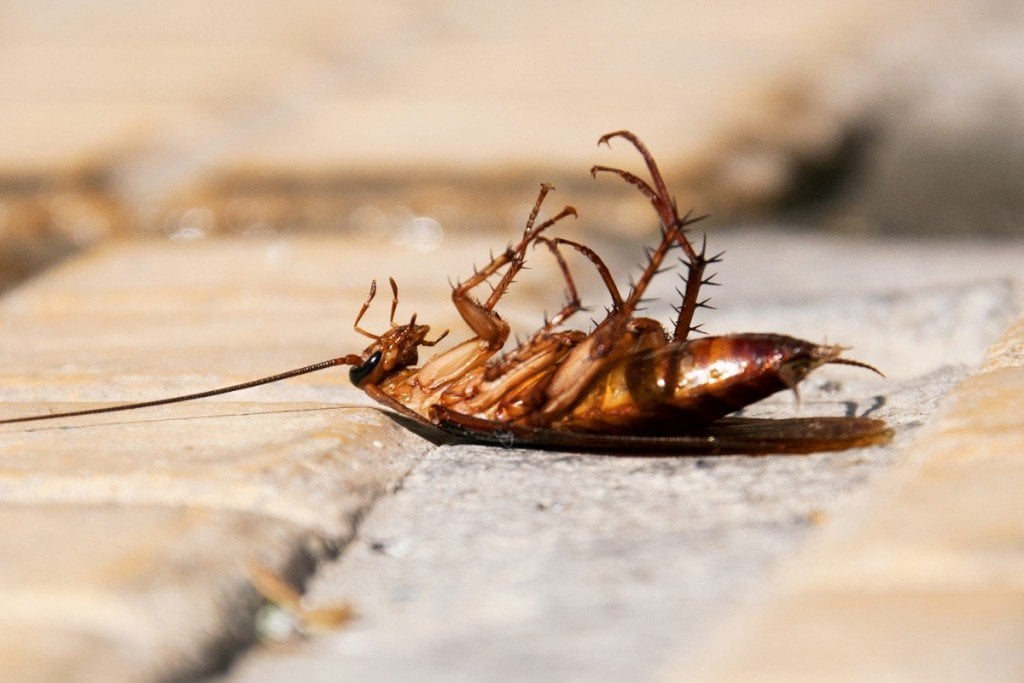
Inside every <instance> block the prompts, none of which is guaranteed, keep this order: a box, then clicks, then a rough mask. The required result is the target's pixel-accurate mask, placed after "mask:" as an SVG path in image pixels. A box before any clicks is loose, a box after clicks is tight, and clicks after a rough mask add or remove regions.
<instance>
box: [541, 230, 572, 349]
mask: <svg viewBox="0 0 1024 683" xmlns="http://www.w3.org/2000/svg"><path fill="white" fill-rule="evenodd" d="M534 244H535V245H536V244H544V245H546V246H547V248H548V249H550V250H551V254H552V255H553V256H554V257H555V261H556V262H557V263H558V267H559V268H560V269H561V271H562V278H563V279H564V280H565V289H566V302H565V306H563V307H562V310H560V311H559V312H558V313H556V314H555V315H554V316H552V317H551V318H550V319H546V320H545V321H544V325H543V326H542V327H541V328H540V329H539V330H537V334H535V335H534V336H539V335H541V334H546V333H548V332H550V331H551V330H553V329H555V328H556V327H558V326H559V325H561V324H562V323H564V322H565V321H566V320H568V319H569V317H571V316H572V315H574V314H575V313H577V312H579V310H580V309H581V308H583V303H582V302H581V301H580V295H579V292H578V291H577V290H576V283H575V282H573V279H572V273H570V272H569V264H568V263H566V262H565V257H564V256H562V252H561V251H559V249H558V245H557V244H556V242H555V240H550V239H548V238H547V237H537V238H536V242H534Z"/></svg>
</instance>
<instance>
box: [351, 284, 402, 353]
mask: <svg viewBox="0 0 1024 683" xmlns="http://www.w3.org/2000/svg"><path fill="white" fill-rule="evenodd" d="M394 283H395V281H394V280H391V284H392V285H394ZM375 296H377V281H376V280H370V293H369V295H367V297H366V301H364V302H363V305H362V306H360V307H359V313H357V314H356V319H355V322H353V323H352V329H353V330H355V331H356V332H358V333H359V334H361V335H363V336H364V337H369V338H370V339H380V335H379V334H374V333H373V332H369V331H367V330H364V329H363V328H361V327H359V321H360V320H362V319H363V316H364V315H366V311H367V310H368V309H369V308H370V302H371V301H373V298H374V297H375ZM397 304H398V290H397V289H396V290H395V303H394V304H393V305H392V307H391V316H392V319H393V318H394V313H395V311H394V307H395V306H396V305H397Z"/></svg>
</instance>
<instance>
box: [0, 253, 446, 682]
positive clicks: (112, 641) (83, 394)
mask: <svg viewBox="0 0 1024 683" xmlns="http://www.w3.org/2000/svg"><path fill="white" fill-rule="evenodd" d="M275 245H276V246H275ZM193 246H194V245H193ZM345 248H347V247H345ZM345 248H342V249H340V250H338V251H341V252H344V250H345ZM268 249H269V250H270V251H271V252H272V253H274V254H278V260H276V261H275V260H274V258H271V259H269V260H268V259H267V258H266V253H267V251H268ZM275 249H277V250H278V251H275ZM333 249H337V245H336V246H335V248H333ZM280 250H284V253H286V254H287V253H288V250H287V247H286V246H282V244H280V243H273V244H270V243H267V242H259V241H234V242H231V243H226V242H221V243H216V242H212V243H206V244H205V246H204V248H192V246H190V245H175V244H171V243H150V244H141V245H140V244H120V245H118V244H112V245H110V246H109V247H107V248H105V249H101V250H98V251H97V252H95V253H93V254H91V255H89V256H87V257H85V258H82V259H80V260H77V261H75V262H72V263H70V264H68V265H67V266H66V267H64V268H62V269H59V270H58V271H57V272H54V273H51V274H50V275H49V276H48V277H46V278H44V279H42V280H38V281H36V282H33V283H31V284H30V285H28V286H26V287H24V288H23V289H21V290H18V291H17V292H16V293H13V294H12V295H11V296H10V297H9V298H8V299H6V300H5V301H4V302H3V304H2V305H0V308H2V313H0V318H2V320H3V325H2V327H3V330H4V333H3V335H2V336H3V342H2V346H3V350H2V351H0V358H2V359H3V360H2V361H0V365H2V366H3V367H4V368H5V370H4V371H3V374H4V376H5V380H4V381H3V382H2V389H0V411H2V413H3V414H4V415H8V416H10V415H15V414H18V415H24V414H30V413H39V412H44V413H45V412H54V411H61V410H73V409H77V408H82V407H86V406H88V405H100V404H106V403H110V402H115V401H126V400H135V399H140V398H144V397H145V398H155V397H159V396H166V395H169V394H173V393H183V392H190V391H195V390H201V389H206V388H211V387H212V386H214V385H219V384H225V383H230V382H234V381H239V380H241V379H245V378H247V377H252V376H255V375H256V374H257V373H256V371H254V370H253V368H252V365H253V364H262V363H266V364H267V367H266V368H265V370H266V372H267V373H269V372H272V371H275V370H283V369H286V367H290V366H295V365H301V364H306V363H308V362H311V361H315V360H318V359H322V358H325V357H328V356H330V355H334V353H328V352H327V350H326V349H331V350H332V351H334V348H333V343H334V339H332V337H333V336H334V335H336V333H337V332H338V331H339V330H344V329H347V328H350V326H351V319H352V314H353V311H354V310H355V309H357V308H358V306H359V303H360V302H361V301H362V300H363V298H364V297H365V288H366V280H365V279H363V278H362V275H363V274H364V273H363V272H355V273H352V272H350V273H349V274H348V276H346V277H344V278H342V280H341V282H340V283H338V282H334V280H336V270H335V269H334V268H332V267H330V266H331V265H332V259H336V258H338V257H339V253H337V252H335V253H331V252H332V248H328V247H326V245H325V244H323V243H317V242H316V241H314V242H312V243H309V242H307V243H304V244H303V245H302V246H299V247H298V250H299V251H300V252H306V253H300V254H298V256H299V258H300V259H301V261H302V262H303V263H304V267H302V268H297V267H287V266H285V265H282V259H283V261H285V262H287V261H288V260H289V259H288V257H287V256H284V257H281V256H280V253H279V252H280ZM392 251H395V252H400V250H396V249H395V248H394V247H392ZM314 254H320V256H319V257H317V256H314ZM292 256H294V254H292ZM369 263H372V261H371V262H368V264H369ZM275 264H276V265H275ZM318 264H319V265H318ZM293 265H294V264H293ZM356 270H358V269H356ZM353 276H355V277H356V278H357V280H353V279H352V277H353ZM357 281H358V282H359V284H358V286H356V285H355V284H354V283H355V282H357ZM353 291H354V292H356V293H355V294H352V292H353ZM335 297H337V298H339V299H340V300H339V301H334V299H335ZM335 307H336V310H337V311H338V312H339V316H338V319H337V320H335V321H332V322H331V323H330V324H327V325H326V327H325V328H324V329H323V330H321V329H318V328H319V327H320V326H321V325H322V324H324V321H323V320H322V317H321V316H322V314H323V311H324V310H326V311H332V310H335ZM317 309H320V310H319V311H317ZM342 311H343V315H342V314H341V312H342ZM276 312H282V313H283V314H284V315H282V316H278V315H277V314H276ZM383 315H384V317H385V318H386V313H384V314H383ZM380 323H381V321H380V320H376V321H375V324H380ZM327 328H331V332H329V333H324V330H326V329H327ZM346 334H350V330H349V332H348V333H346ZM343 336H344V335H343ZM313 338H319V339H320V340H321V341H322V342H324V343H323V345H322V346H321V347H320V348H319V349H316V348H314V347H315V346H317V344H314V345H313V347H310V345H309V342H310V341H311V340H312V339H313ZM295 342H300V344H299V348H297V349H296V348H294V347H293V346H291V345H292V344H294V343H295ZM344 343H345V344H353V345H354V344H356V343H358V346H346V347H344V351H345V352H349V351H351V350H353V348H361V346H362V345H363V343H364V342H363V341H362V340H359V341H357V340H355V339H351V338H348V339H347V340H345V341H344ZM303 344H305V345H304V346H303ZM264 354H265V355H264ZM294 354H300V355H301V354H308V355H306V356H304V357H302V359H301V360H297V359H294V358H290V356H292V355H294ZM230 359H234V360H233V361H232V360H230ZM181 372H184V374H180V375H178V376H176V373H181ZM307 379H311V380H312V381H309V382H306V383H303V382H302V381H299V382H297V383H292V385H291V386H285V385H282V387H280V388H281V389H283V393H276V392H271V393H265V392H251V393H250V395H248V396H245V395H237V396H231V397H226V398H227V400H224V401H211V402H202V403H188V404H178V405H173V406H164V407H162V408H155V409H151V410H147V411H144V412H136V413H124V414H114V415H107V416H93V417H91V418H90V417H82V418H77V419H71V420H64V421H60V422H49V423H47V422H41V423H29V424H22V425H4V426H3V427H2V428H0V524H3V525H4V526H5V528H8V529H9V530H10V533H5V534H4V537H3V538H2V539H0V556H2V557H3V558H4V562H3V563H0V593H2V596H0V599H2V601H3V603H4V605H5V609H4V610H0V612H2V614H0V657H2V659H0V670H3V671H4V672H5V677H6V675H7V672H17V674H18V675H17V677H16V678H15V679H12V680H58V679H60V680H111V678H113V679H118V680H136V679H138V680H145V679H150V678H152V677H153V676H154V675H155V676H158V677H166V676H170V675H182V674H183V673H188V672H192V673H195V672H197V671H201V670H209V669H210V668H211V667H215V666H217V665H218V664H221V663H223V662H224V661H225V659H226V658H227V657H229V656H230V652H232V651H233V649H234V648H237V647H238V644H239V643H241V642H244V641H245V640H246V639H247V638H250V637H251V636H252V623H253V621H252V613H253V611H254V610H255V608H256V605H257V598H256V595H255V593H254V591H253V589H252V587H251V586H250V585H249V581H248V578H247V574H246V570H245V565H246V563H247V562H250V561H253V560H258V561H261V562H263V563H265V564H266V565H267V566H268V567H270V568H271V569H273V570H276V571H282V572H285V573H287V574H289V575H290V576H291V577H292V578H293V579H301V578H302V576H304V574H305V573H306V572H307V571H308V568H309V559H311V558H313V557H315V556H316V555H318V554H322V553H323V552H325V551H327V550H329V549H330V548H332V547H334V545H335V544H337V543H340V542H341V541H343V540H344V539H345V538H347V537H349V536H350V535H351V534H352V533H353V531H354V525H355V523H356V521H357V520H358V519H359V517H360V516H361V515H362V514H363V512H364V511H365V510H366V509H367V507H368V506H369V505H370V504H371V503H372V501H373V500H374V499H375V498H376V497H377V496H379V495H381V493H382V492H384V491H386V490H387V489H388V488H389V487H391V486H394V485H395V484H396V483H397V482H398V481H400V480H401V478H402V476H403V475H404V474H405V473H406V472H407V471H408V469H409V468H410V467H411V466H412V464H413V463H414V462H415V461H416V459H417V458H418V457H420V456H421V455H422V454H423V453H424V452H426V451H427V450H428V449H430V448H432V445H431V444H430V443H429V442H427V441H424V440H423V439H421V438H419V437H418V436H416V435H415V434H413V433H411V432H409V431H408V430H406V429H404V428H401V427H400V426H399V425H397V424H396V423H394V422H392V421H391V420H390V419H389V418H387V417H386V416H385V415H384V414H383V413H381V412H380V411H378V410H375V409H370V408H367V407H365V403H366V400H365V398H364V397H362V395H361V394H360V393H359V392H354V391H352V390H351V388H348V389H344V390H341V389H339V387H340V385H344V384H346V383H347V379H345V376H344V374H343V373H340V372H339V373H335V376H333V377H331V376H325V377H318V378H316V379H312V378H307ZM303 558H306V562H307V564H306V565H305V568H302V567H300V566H299V565H300V564H301V562H302V560H303Z"/></svg>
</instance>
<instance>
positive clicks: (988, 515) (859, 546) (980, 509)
mask: <svg viewBox="0 0 1024 683" xmlns="http://www.w3.org/2000/svg"><path fill="white" fill-rule="evenodd" d="M1022 330H1024V326H1022V325H1021V324H1020V323H1018V324H1017V325H1016V326H1014V327H1012V328H1011V329H1010V330H1008V331H1007V332H1006V334H1005V335H1004V336H1003V337H1002V338H1001V339H1000V340H999V341H998V342H997V343H996V344H995V345H994V346H993V347H992V349H991V350H990V354H989V357H988V358H987V360H986V362H985V365H984V369H983V370H982V372H980V373H979V374H977V375H975V376H973V377H971V378H969V379H968V380H967V381H965V382H964V383H963V384H962V385H961V386H960V387H959V388H958V389H957V390H956V391H955V392H954V393H953V395H952V396H951V397H950V399H949V400H948V401H947V404H946V409H945V411H944V412H943V413H942V414H941V415H940V416H939V418H938V419H937V420H936V421H935V422H934V423H933V424H932V425H931V426H930V427H929V428H928V429H927V430H925V431H924V433H922V435H921V436H920V437H919V438H918V439H917V440H916V441H915V442H914V443H913V444H912V445H911V446H910V447H909V448H908V450H907V452H906V454H905V458H904V462H903V463H902V466H900V467H898V468H897V469H896V470H895V471H893V472H892V473H891V474H890V475H889V477H888V479H886V480H884V481H883V482H882V483H881V484H880V485H879V490H878V491H876V493H875V495H873V496H871V497H870V498H868V499H866V500H864V501H862V509H861V510H860V514H859V515H853V516H851V517H848V518H847V520H846V521H845V522H844V523H843V524H839V525H836V528H834V529H832V530H830V533H827V534H826V535H825V537H824V538H823V539H821V541H820V542H819V543H818V544H816V546H814V547H812V548H811V549H809V550H808V551H807V552H806V553H804V554H802V555H800V556H799V557H797V558H796V559H795V560H794V561H793V562H791V563H790V565H789V566H788V568H787V571H784V572H783V573H782V575H781V576H780V579H779V581H778V583H777V585H776V586H775V588H774V590H772V591H770V593H769V597H767V598H766V599H764V600H763V601H761V602H759V604H757V605H755V606H753V608H752V609H751V610H749V611H748V612H746V613H745V614H743V615H742V617H741V618H739V619H736V620H733V622H732V623H730V624H729V626H728V628H725V629H723V630H722V634H721V639H720V641H719V643H718V646H717V647H716V648H715V649H714V650H713V652H714V654H713V656H712V657H710V658H709V660H708V662H707V665H708V666H707V669H706V671H704V673H706V677H705V678H704V680H715V681H726V680H744V681H747V680H765V681H776V680H777V681H804V680H806V681H810V680H833V681H854V680H858V681H859V680H878V679H880V678H881V679H888V680H919V681H923V680H934V681H951V680H963V681H969V680H979V679H984V680H989V681H1015V680H1020V679H1021V677H1022V676H1024V658H1022V656H1021V652H1022V649H1021V647H1020V645H1021V643H1022V642H1024V583H1022V581H1021V577H1022V576H1024V554H1022V552H1021V548H1024V525H1022V523H1021V515H1020V510H1021V505H1020V501H1021V493H1020V492H1021V490H1024V417H1022V416H1024V402H1022V400H1024V399H1022V396H1024V367H1022V366H1021V365H1020V358H1021V349H1022V348H1024V334H1022ZM691 673H692V672H690V671H680V672H678V675H677V676H673V678H678V679H689V676H690V675H691Z"/></svg>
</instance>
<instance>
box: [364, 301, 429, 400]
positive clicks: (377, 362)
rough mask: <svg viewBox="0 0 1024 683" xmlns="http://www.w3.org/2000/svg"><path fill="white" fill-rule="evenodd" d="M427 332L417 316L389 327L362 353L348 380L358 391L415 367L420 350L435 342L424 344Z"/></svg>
mask: <svg viewBox="0 0 1024 683" xmlns="http://www.w3.org/2000/svg"><path fill="white" fill-rule="evenodd" d="M429 332H430V326H429V325H417V324H416V316H413V317H412V320H410V321H409V322H408V323H407V324H405V325H392V326H391V329H389V330H388V331H386V332H385V333H384V334H382V335H380V336H379V337H377V338H376V339H375V340H374V341H373V343H372V344H370V345H369V346H367V347H366V349H364V350H363V353H362V354H361V358H362V362H361V363H359V364H358V365H354V367H352V369H350V370H349V371H348V376H349V379H350V380H351V381H352V383H353V384H355V385H356V386H357V387H361V386H363V385H364V384H377V383H378V382H380V381H381V380H383V379H384V378H385V377H387V376H388V375H390V374H391V373H393V372H397V371H399V370H403V369H405V368H407V367H409V366H412V365H416V363H417V362H418V361H419V348H420V346H424V345H425V346H433V345H434V344H435V343H436V342H437V340H434V341H427V334H428V333H429ZM445 334H447V332H446V333H445ZM441 336H444V335H441Z"/></svg>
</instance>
